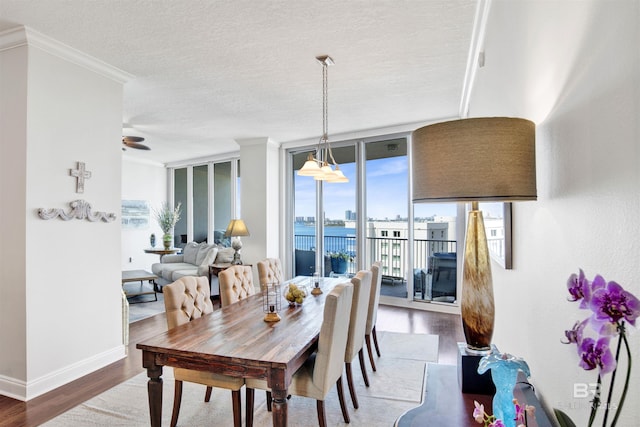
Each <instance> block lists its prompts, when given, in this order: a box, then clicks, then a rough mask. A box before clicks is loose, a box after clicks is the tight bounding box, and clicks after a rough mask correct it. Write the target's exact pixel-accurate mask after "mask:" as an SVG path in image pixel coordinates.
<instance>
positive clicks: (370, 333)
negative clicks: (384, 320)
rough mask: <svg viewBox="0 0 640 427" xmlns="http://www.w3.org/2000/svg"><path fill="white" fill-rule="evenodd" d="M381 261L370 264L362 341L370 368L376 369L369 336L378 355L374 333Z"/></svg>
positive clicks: (380, 282) (380, 281)
mask: <svg viewBox="0 0 640 427" xmlns="http://www.w3.org/2000/svg"><path fill="white" fill-rule="evenodd" d="M380 267H381V263H380V261H376V262H374V263H373V264H372V265H371V296H370V297H369V312H368V314H367V326H366V328H365V333H364V341H365V343H366V344H367V352H368V353H369V362H371V368H372V369H373V371H374V372H375V371H376V363H375V361H374V359H373V350H372V348H371V337H373V344H374V345H375V346H376V353H377V354H378V357H380V347H379V346H378V336H377V334H376V320H377V318H378V304H379V303H380V287H381V285H382V271H381V270H380Z"/></svg>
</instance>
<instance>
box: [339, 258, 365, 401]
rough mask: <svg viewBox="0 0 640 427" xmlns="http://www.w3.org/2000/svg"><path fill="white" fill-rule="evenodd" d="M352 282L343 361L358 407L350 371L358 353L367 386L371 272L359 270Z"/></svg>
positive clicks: (352, 399) (352, 397) (352, 396)
mask: <svg viewBox="0 0 640 427" xmlns="http://www.w3.org/2000/svg"><path fill="white" fill-rule="evenodd" d="M351 283H352V284H353V304H352V305H351V317H350V320H349V335H348V338H347V347H346V350H345V354H344V362H345V368H346V373H347V385H348V386H349V392H350V394H351V401H352V402H353V407H354V408H356V409H358V407H359V404H358V398H357V396H356V391H355V387H354V385H353V374H352V373H351V361H352V360H353V359H354V357H356V355H358V359H359V360H360V370H361V371H362V377H363V378H364V383H365V385H366V386H367V387H369V378H368V377H367V371H366V369H365V367H364V352H363V350H362V349H363V347H364V333H365V328H366V326H367V313H368V311H369V297H370V295H371V272H370V271H368V270H360V271H358V273H357V274H356V275H355V276H354V277H353V278H352V279H351Z"/></svg>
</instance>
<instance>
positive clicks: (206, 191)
mask: <svg viewBox="0 0 640 427" xmlns="http://www.w3.org/2000/svg"><path fill="white" fill-rule="evenodd" d="M239 163H240V162H239V160H237V159H233V160H226V161H220V162H208V163H206V164H200V165H193V166H186V167H179V168H174V169H172V170H171V171H172V172H173V186H172V188H171V192H172V194H171V195H170V197H169V200H171V199H172V198H173V200H174V205H177V204H178V203H180V204H181V211H182V214H181V216H180V220H179V221H178V223H177V224H176V226H175V228H174V246H175V247H178V248H181V247H184V245H185V244H186V243H187V242H188V241H195V242H215V243H218V244H223V245H225V246H229V244H230V242H229V238H226V237H224V232H225V230H226V229H227V225H228V224H229V221H231V219H232V218H235V217H236V216H237V215H239V209H240V203H239V186H240V177H239V170H240V168H239Z"/></svg>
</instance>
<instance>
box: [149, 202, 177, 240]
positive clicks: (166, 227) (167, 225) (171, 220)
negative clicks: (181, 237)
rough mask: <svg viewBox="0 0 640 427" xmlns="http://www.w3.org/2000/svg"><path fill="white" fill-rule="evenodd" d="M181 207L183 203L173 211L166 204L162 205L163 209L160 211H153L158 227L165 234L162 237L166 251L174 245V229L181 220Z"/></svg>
mask: <svg viewBox="0 0 640 427" xmlns="http://www.w3.org/2000/svg"><path fill="white" fill-rule="evenodd" d="M181 206H182V205H181V203H180V202H178V204H177V205H176V207H175V208H174V209H171V208H170V207H169V204H168V203H166V202H165V203H163V204H162V207H161V208H160V209H158V210H155V209H154V211H153V213H154V215H155V217H156V220H157V221H158V225H159V226H160V229H161V230H162V232H163V233H164V234H163V235H162V243H163V244H164V248H165V249H169V248H171V244H172V243H173V234H172V231H173V227H175V225H176V224H177V223H178V221H179V220H180V213H181V211H180V207H181Z"/></svg>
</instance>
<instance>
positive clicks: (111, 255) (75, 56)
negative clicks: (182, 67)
mask: <svg viewBox="0 0 640 427" xmlns="http://www.w3.org/2000/svg"><path fill="white" fill-rule="evenodd" d="M13 36H14V37H13V38H11V39H12V40H14V41H15V40H16V39H21V40H22V42H18V43H16V44H14V45H13V46H12V47H8V48H7V50H3V51H2V52H1V53H0V56H1V57H2V69H3V74H2V77H1V78H0V82H1V83H0V84H1V85H2V88H3V96H2V97H1V98H0V104H1V105H2V111H3V112H4V111H7V109H10V110H12V109H14V108H19V109H20V111H13V110H12V113H11V116H10V117H11V118H12V120H10V121H7V122H5V121H3V122H2V128H3V131H2V135H3V140H2V167H3V180H2V195H3V196H8V197H7V199H5V198H4V197H3V209H2V210H3V211H5V210H11V212H9V213H3V221H0V227H2V234H3V235H4V236H10V237H11V242H12V243H11V250H10V251H3V254H2V257H1V258H2V261H1V262H2V265H1V267H2V268H1V270H2V271H3V279H2V282H1V283H0V291H1V293H2V298H1V300H2V314H1V315H0V318H1V319H2V327H1V328H0V342H2V351H0V393H2V394H6V395H9V396H13V397H16V398H19V399H25V400H28V399H30V398H32V397H35V396H37V395H39V394H41V393H44V392H46V391H49V390H51V389H53V388H55V387H58V386H60V385H62V384H65V383H67V382H69V381H71V380H73V379H75V378H78V377H80V376H83V375H85V374H87V373H89V372H91V371H93V370H95V369H98V368H100V367H102V366H105V365H107V364H109V363H112V362H114V361H116V360H118V359H120V358H122V357H124V354H125V352H124V346H123V345H122V316H121V296H120V295H121V292H120V272H119V266H120V262H119V248H120V224H119V221H114V222H111V223H105V222H90V221H87V220H77V219H73V220H70V221H62V220H60V219H53V220H48V221H46V220H42V219H40V218H39V217H38V215H37V211H38V209H39V208H61V209H64V210H65V211H69V210H70V207H69V203H70V202H72V201H74V200H76V199H84V200H86V201H87V202H89V203H90V204H91V205H92V208H93V211H103V212H108V213H111V212H112V213H116V215H118V218H119V216H120V215H119V211H120V179H121V178H120V177H121V168H120V156H121V154H120V152H121V150H120V139H121V126H122V124H121V123H122V81H117V79H114V78H112V77H108V76H107V74H108V71H107V69H108V67H106V66H103V64H99V65H98V66H97V67H95V68H92V63H91V60H90V59H89V58H85V57H83V56H82V55H81V54H79V53H77V52H72V53H71V54H68V53H69V52H68V51H66V50H65V47H64V46H59V45H57V44H56V42H55V41H48V40H47V43H37V41H42V40H44V38H43V37H41V36H38V35H37V34H36V35H34V40H33V43H35V44H31V43H32V40H31V38H29V45H28V46H27V45H26V44H25V41H26V40H27V33H26V32H25V30H24V29H20V30H18V32H17V33H15V34H13ZM29 37H31V34H29ZM20 43H21V44H20ZM40 46H41V47H40ZM43 47H44V48H46V49H47V50H46V51H45V50H43ZM25 58H26V61H25ZM6 69H10V71H11V72H10V73H9V74H5V73H4V70H6ZM98 69H99V71H96V70H98ZM14 84H15V85H17V86H18V87H21V90H12V91H9V92H8V93H10V94H11V95H12V97H11V98H8V97H5V93H7V92H4V89H5V88H7V87H9V86H11V85H14ZM24 85H26V87H25V86H24ZM23 88H26V91H24V90H22V89H23ZM13 119H16V120H15V121H14V120H13ZM5 126H7V128H8V129H5ZM5 136H10V137H11V138H10V139H5ZM79 161H82V162H85V163H86V166H87V169H88V170H89V171H91V173H92V176H91V179H88V180H87V181H86V183H85V191H84V193H83V194H78V193H76V179H75V178H73V177H71V176H70V175H69V170H70V169H75V168H76V164H77V162H79ZM5 167H6V168H7V170H6V171H8V172H9V174H10V176H8V177H6V176H5V173H7V172H6V171H4V169H5ZM7 178H8V179H7ZM25 189H26V191H25ZM18 190H20V191H23V193H22V194H19V193H18ZM5 203H6V204H5ZM5 215H6V216H5ZM5 246H6V245H5Z"/></svg>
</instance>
